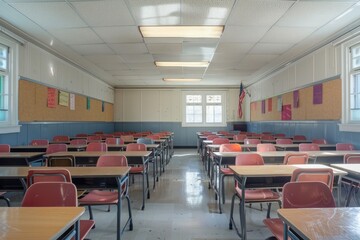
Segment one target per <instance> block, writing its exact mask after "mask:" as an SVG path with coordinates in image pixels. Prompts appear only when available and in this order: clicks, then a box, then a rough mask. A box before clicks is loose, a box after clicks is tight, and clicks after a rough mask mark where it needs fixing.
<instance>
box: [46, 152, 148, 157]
mask: <svg viewBox="0 0 360 240" xmlns="http://www.w3.org/2000/svg"><path fill="white" fill-rule="evenodd" d="M151 154H152V152H151V151H107V152H90V151H89V152H87V151H83V152H75V151H68V152H57V153H51V154H47V155H45V157H50V156H64V155H73V156H74V157H100V156H101V155H123V156H126V157H148V156H150V155H151Z"/></svg>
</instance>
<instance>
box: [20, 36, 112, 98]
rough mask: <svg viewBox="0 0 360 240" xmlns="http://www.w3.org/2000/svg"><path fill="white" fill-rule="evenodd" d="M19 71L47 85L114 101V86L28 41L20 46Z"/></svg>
mask: <svg viewBox="0 0 360 240" xmlns="http://www.w3.org/2000/svg"><path fill="white" fill-rule="evenodd" d="M19 59H20V62H19V66H20V67H19V75H20V76H22V77H25V78H27V79H30V80H34V81H37V82H40V83H43V84H45V85H47V86H52V87H55V88H59V89H62V90H65V91H68V92H71V93H77V94H82V95H85V96H89V97H92V98H95V99H99V100H103V101H106V102H109V103H114V88H113V87H111V86H110V85H108V84H106V83H105V82H103V81H101V80H100V79H98V78H96V77H94V76H92V75H90V74H89V73H87V72H85V71H83V70H82V69H80V68H77V67H76V66H74V65H72V64H70V63H68V62H66V61H64V60H62V59H60V58H58V57H56V56H54V55H53V54H51V53H49V52H47V51H45V50H43V49H41V48H39V47H37V46H35V45H34V44H32V43H29V42H27V43H26V44H25V45H24V46H23V47H20V58H19Z"/></svg>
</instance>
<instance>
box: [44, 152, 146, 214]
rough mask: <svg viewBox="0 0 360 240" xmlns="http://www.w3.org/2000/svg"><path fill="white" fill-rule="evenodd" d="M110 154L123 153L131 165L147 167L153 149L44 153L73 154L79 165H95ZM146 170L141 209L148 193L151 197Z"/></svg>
mask: <svg viewBox="0 0 360 240" xmlns="http://www.w3.org/2000/svg"><path fill="white" fill-rule="evenodd" d="M105 154H110V155H122V156H125V157H126V158H127V160H128V164H129V165H143V166H144V167H146V165H147V164H148V161H149V157H150V155H151V154H152V152H151V151H114V152H98V151H96V152H90V151H89V152H87V151H84V152H70V151H68V152H57V153H52V154H47V155H44V157H50V156H64V155H72V156H74V157H75V159H76V164H78V165H90V166H95V165H96V163H97V160H98V159H99V157H100V156H101V155H105ZM146 174H147V173H146V171H143V181H142V185H143V201H142V207H141V209H142V210H144V209H145V199H146V195H147V198H150V189H149V186H147V187H145V182H147V183H148V181H146Z"/></svg>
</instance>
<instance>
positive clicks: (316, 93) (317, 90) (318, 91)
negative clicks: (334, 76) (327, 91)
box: [313, 84, 323, 104]
mask: <svg viewBox="0 0 360 240" xmlns="http://www.w3.org/2000/svg"><path fill="white" fill-rule="evenodd" d="M322 98H323V85H322V84H317V85H314V86H313V104H322Z"/></svg>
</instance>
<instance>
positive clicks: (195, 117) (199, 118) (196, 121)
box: [194, 115, 202, 123]
mask: <svg viewBox="0 0 360 240" xmlns="http://www.w3.org/2000/svg"><path fill="white" fill-rule="evenodd" d="M194 122H195V123H201V122H202V115H195V116H194Z"/></svg>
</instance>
